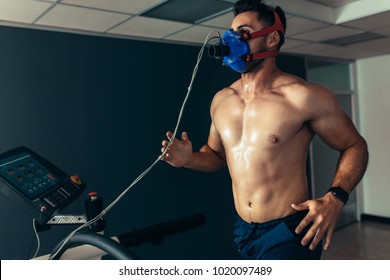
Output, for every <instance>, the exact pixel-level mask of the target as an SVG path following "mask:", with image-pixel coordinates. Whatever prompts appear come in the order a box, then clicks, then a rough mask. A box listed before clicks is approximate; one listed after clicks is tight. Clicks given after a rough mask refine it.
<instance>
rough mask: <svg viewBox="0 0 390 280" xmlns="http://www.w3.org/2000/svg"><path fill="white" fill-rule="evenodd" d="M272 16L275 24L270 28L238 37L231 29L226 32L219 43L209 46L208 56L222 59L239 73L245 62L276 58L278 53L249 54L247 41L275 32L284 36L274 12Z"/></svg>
mask: <svg viewBox="0 0 390 280" xmlns="http://www.w3.org/2000/svg"><path fill="white" fill-rule="evenodd" d="M274 16H275V23H274V24H273V25H272V26H270V27H267V28H264V29H262V30H259V31H256V32H253V33H246V34H244V35H240V34H238V33H237V32H235V31H233V30H231V29H229V30H226V31H225V33H224V35H223V37H222V38H221V43H219V44H217V45H213V46H210V48H209V55H210V56H211V57H215V58H222V57H223V63H224V64H225V65H227V66H229V67H230V68H232V69H233V70H235V71H237V72H239V73H243V72H244V71H245V69H246V68H247V62H249V61H251V60H253V59H261V58H265V57H275V56H277V54H278V51H263V52H257V53H253V54H251V53H250V47H249V44H248V40H250V39H254V38H258V37H262V36H265V35H267V34H269V33H271V32H273V31H276V30H279V31H281V32H282V33H283V34H284V28H283V25H282V23H281V21H280V19H279V16H278V14H277V13H276V12H274Z"/></svg>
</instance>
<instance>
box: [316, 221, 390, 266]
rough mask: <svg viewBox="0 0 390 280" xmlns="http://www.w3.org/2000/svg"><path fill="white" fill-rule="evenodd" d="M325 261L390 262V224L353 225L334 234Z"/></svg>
mask: <svg viewBox="0 0 390 280" xmlns="http://www.w3.org/2000/svg"><path fill="white" fill-rule="evenodd" d="M322 259H324V260H390V224H387V223H381V222H374V221H367V220H363V221H361V222H357V223H353V224H351V225H348V226H346V227H343V228H341V229H339V230H337V231H335V232H334V234H333V238H332V245H331V248H330V249H329V250H328V251H327V252H324V253H323V256H322Z"/></svg>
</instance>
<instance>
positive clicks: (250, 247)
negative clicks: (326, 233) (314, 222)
mask: <svg viewBox="0 0 390 280" xmlns="http://www.w3.org/2000/svg"><path fill="white" fill-rule="evenodd" d="M306 214H307V211H301V212H297V213H294V214H292V215H290V216H287V217H283V218H280V219H275V220H272V221H268V222H265V223H247V222H245V221H244V220H243V219H241V218H240V217H238V218H237V221H236V223H235V224H234V227H235V231H234V242H235V243H236V245H237V247H238V249H239V253H240V255H241V257H242V258H243V259H252V260H319V259H321V254H322V242H320V243H319V244H318V245H317V247H316V248H315V250H314V251H311V250H310V249H309V246H302V245H301V239H302V238H303V237H304V235H305V234H306V232H307V230H308V229H309V228H310V226H311V224H310V225H308V226H307V227H306V229H305V230H304V231H303V232H302V233H300V234H299V235H297V234H296V233H295V232H294V231H295V228H296V227H297V226H298V224H299V223H300V222H301V220H302V219H303V218H304V217H305V216H306ZM309 244H310V243H309Z"/></svg>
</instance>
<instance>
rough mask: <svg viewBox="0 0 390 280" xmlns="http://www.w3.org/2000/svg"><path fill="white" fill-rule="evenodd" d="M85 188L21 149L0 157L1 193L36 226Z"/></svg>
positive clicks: (46, 161)
mask: <svg viewBox="0 0 390 280" xmlns="http://www.w3.org/2000/svg"><path fill="white" fill-rule="evenodd" d="M85 188H86V185H85V184H84V183H83V182H82V181H81V179H80V178H79V177H78V176H68V175H67V174H66V173H65V172H63V171H62V170H61V169H59V168H58V167H57V166H55V165H54V164H53V163H51V162H49V161H48V160H46V159H45V158H43V157H42V156H40V155H38V154H37V153H35V152H33V151H32V150H30V149H28V148H26V147H24V146H23V147H18V148H16V149H13V150H10V151H8V152H5V153H3V154H0V192H1V193H3V194H4V195H5V196H6V197H7V198H8V199H10V200H11V201H12V202H14V203H15V204H16V206H18V207H20V208H22V210H24V211H25V212H26V213H27V214H29V215H31V216H32V217H33V218H34V219H35V220H36V221H37V222H38V223H39V224H45V223H46V222H47V221H48V220H49V219H50V218H51V217H52V216H53V215H54V214H56V213H57V212H58V211H59V210H61V209H63V208H65V207H66V206H68V205H69V204H70V203H71V202H73V201H74V200H75V199H76V198H77V197H79V196H80V194H81V193H82V192H83V191H84V189H85Z"/></svg>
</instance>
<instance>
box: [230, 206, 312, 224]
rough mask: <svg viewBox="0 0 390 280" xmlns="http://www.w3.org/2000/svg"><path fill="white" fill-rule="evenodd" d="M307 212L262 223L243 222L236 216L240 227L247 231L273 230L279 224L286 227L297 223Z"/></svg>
mask: <svg viewBox="0 0 390 280" xmlns="http://www.w3.org/2000/svg"><path fill="white" fill-rule="evenodd" d="M308 212H309V211H307V210H305V211H299V212H296V213H293V214H291V215H288V216H285V217H282V218H278V219H274V220H270V221H267V222H264V223H248V222H246V221H244V220H243V219H242V218H241V217H240V216H238V215H237V216H238V221H240V226H243V227H245V228H248V229H255V228H256V229H268V228H273V227H275V226H277V225H278V224H280V223H283V222H284V223H286V225H287V226H290V225H291V224H295V223H299V222H300V221H301V220H302V219H303V218H304V217H305V216H306V214H307V213H308Z"/></svg>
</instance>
